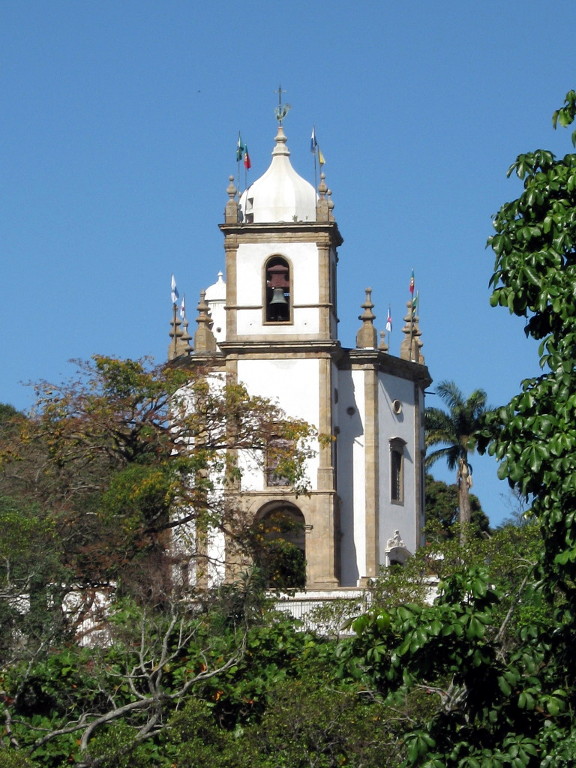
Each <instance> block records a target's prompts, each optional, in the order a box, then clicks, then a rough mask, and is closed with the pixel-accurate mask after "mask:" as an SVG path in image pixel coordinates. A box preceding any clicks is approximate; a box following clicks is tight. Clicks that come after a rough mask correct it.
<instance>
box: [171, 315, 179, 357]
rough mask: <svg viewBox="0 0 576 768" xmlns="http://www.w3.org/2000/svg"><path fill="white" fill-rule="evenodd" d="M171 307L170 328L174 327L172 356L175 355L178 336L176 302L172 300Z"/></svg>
mask: <svg viewBox="0 0 576 768" xmlns="http://www.w3.org/2000/svg"><path fill="white" fill-rule="evenodd" d="M172 309H173V317H172V328H174V357H176V351H177V349H178V346H177V345H178V337H177V336H176V315H177V312H178V305H177V304H176V302H173V304H172Z"/></svg>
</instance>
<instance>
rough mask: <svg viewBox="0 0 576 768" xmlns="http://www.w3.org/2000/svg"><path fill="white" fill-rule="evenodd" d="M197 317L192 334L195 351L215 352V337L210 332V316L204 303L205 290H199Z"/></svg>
mask: <svg viewBox="0 0 576 768" xmlns="http://www.w3.org/2000/svg"><path fill="white" fill-rule="evenodd" d="M197 309H198V317H197V318H196V322H197V323H198V328H197V329H196V333H195V335H194V346H195V347H196V352H216V350H217V344H216V338H215V336H214V334H213V333H212V318H211V317H210V311H209V308H208V304H207V303H206V291H201V292H200V301H199V302H198V307H197Z"/></svg>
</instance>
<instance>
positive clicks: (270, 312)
mask: <svg viewBox="0 0 576 768" xmlns="http://www.w3.org/2000/svg"><path fill="white" fill-rule="evenodd" d="M265 272H266V274H265V276H264V277H265V287H264V293H265V299H264V305H265V306H264V316H265V320H266V322H267V323H289V322H291V320H292V305H291V301H292V285H291V277H290V265H289V264H288V262H287V261H286V259H283V258H282V256H272V258H271V259H268V261H267V262H266V267H265Z"/></svg>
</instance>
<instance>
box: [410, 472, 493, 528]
mask: <svg viewBox="0 0 576 768" xmlns="http://www.w3.org/2000/svg"><path fill="white" fill-rule="evenodd" d="M424 508H425V510H426V538H427V540H429V539H430V538H431V537H435V536H438V535H439V536H441V537H442V538H452V537H453V536H454V525H455V523H458V521H459V509H458V486H457V485H456V484H452V485H448V483H445V482H443V481H442V480H436V479H435V478H434V477H432V475H429V474H427V475H426V482H425V498H424ZM470 523H471V526H472V531H473V533H474V534H475V535H476V536H481V535H482V534H483V533H489V532H490V521H489V519H488V516H487V515H486V514H485V512H484V510H483V509H482V505H481V503H480V499H479V498H478V497H477V496H475V495H474V494H473V493H471V494H470Z"/></svg>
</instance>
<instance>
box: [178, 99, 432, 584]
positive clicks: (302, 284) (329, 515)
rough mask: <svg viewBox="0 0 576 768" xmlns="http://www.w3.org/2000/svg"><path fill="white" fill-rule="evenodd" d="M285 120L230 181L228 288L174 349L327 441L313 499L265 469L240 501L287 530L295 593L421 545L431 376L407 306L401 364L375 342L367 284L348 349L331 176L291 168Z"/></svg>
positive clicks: (212, 294)
mask: <svg viewBox="0 0 576 768" xmlns="http://www.w3.org/2000/svg"><path fill="white" fill-rule="evenodd" d="M284 116H285V109H283V108H281V107H279V109H278V112H277V119H278V130H277V133H276V137H275V140H274V147H273V150H272V160H271V163H270V166H269V167H268V170H267V171H266V172H265V173H264V174H263V175H262V176H261V177H260V178H259V179H257V180H256V181H255V182H254V183H253V184H251V185H250V186H249V187H248V188H247V189H246V190H245V191H244V192H243V193H242V194H241V195H240V196H238V190H237V189H236V187H235V184H234V177H230V183H229V185H228V189H227V194H228V201H227V203H226V207H225V213H224V222H223V223H222V224H220V230H221V231H222V234H223V235H224V250H225V257H226V273H225V281H224V280H223V279H222V274H221V273H220V274H219V277H218V282H217V283H215V284H214V285H212V286H210V287H209V288H208V289H207V290H206V292H205V293H203V294H202V295H201V301H200V304H199V305H198V310H199V316H198V318H197V323H198V330H197V332H196V335H195V338H194V351H191V350H190V351H186V350H188V347H186V345H184V347H183V346H182V339H180V336H182V337H183V333H184V332H183V331H182V330H179V328H177V327H176V324H174V330H173V335H174V339H175V341H174V345H173V346H174V349H175V354H178V353H179V351H180V353H181V354H182V355H184V354H186V355H188V356H189V357H190V361H191V364H194V358H195V360H196V362H197V363H200V364H201V365H203V366H207V367H208V369H210V370H214V371H218V372H219V374H225V375H226V377H227V378H228V380H230V381H238V382H242V383H243V384H244V385H245V386H246V388H247V389H248V391H249V392H250V393H251V394H252V395H259V396H262V397H266V398H269V399H272V400H274V401H276V402H278V404H279V405H280V407H281V408H282V410H283V411H284V412H285V414H286V416H287V418H288V419H290V418H299V419H303V420H304V421H306V422H308V423H309V424H311V425H313V426H314V427H315V428H316V430H317V432H318V434H319V435H321V436H326V437H328V438H329V439H327V440H325V439H321V440H318V441H317V444H316V445H315V446H314V448H315V455H314V456H312V457H310V458H308V459H307V464H306V475H307V479H308V487H309V492H308V493H306V494H301V495H299V496H297V495H296V494H295V493H294V491H293V489H292V488H291V487H290V486H289V485H287V482H288V481H287V480H286V479H285V478H284V479H283V478H282V477H281V476H279V475H278V473H276V472H274V471H273V467H267V468H263V469H258V471H254V472H252V473H250V472H248V473H244V474H243V475H242V478H241V480H240V481H239V482H240V487H239V488H238V491H237V493H238V503H239V504H240V506H241V508H242V509H243V511H244V512H246V513H247V515H248V516H249V518H250V519H252V520H254V521H255V522H257V523H258V524H259V525H261V530H263V531H273V530H278V521H279V520H282V521H284V522H286V523H287V530H289V531H290V534H287V535H286V537H285V541H287V542H288V543H289V544H290V545H291V546H292V547H293V548H294V547H295V548H297V549H298V550H299V552H300V554H301V558H302V559H301V563H302V566H304V564H305V576H303V577H302V579H301V580H300V582H299V583H298V584H293V585H288V586H303V585H304V583H305V585H306V587H307V588H308V589H316V590H332V589H334V588H337V587H341V586H342V587H356V586H363V585H365V584H366V583H367V582H368V581H369V580H370V579H373V578H376V577H377V575H378V569H379V568H380V567H381V566H382V565H387V564H391V563H398V562H404V560H405V558H406V557H408V556H409V555H410V554H411V553H413V552H414V551H415V549H416V548H417V547H418V546H419V545H420V544H421V543H422V525H423V519H424V503H423V499H424V494H423V479H424V461H423V459H424V430H423V411H424V392H425V389H426V387H427V386H428V385H429V384H430V382H431V379H430V375H429V373H428V369H427V368H426V366H425V365H424V358H423V357H422V355H421V353H420V348H421V346H422V342H421V339H420V330H419V327H418V323H417V318H415V315H414V310H413V309H412V310H411V315H410V318H409V322H408V325H407V326H406V328H407V329H408V330H405V333H407V334H408V335H409V341H410V345H409V349H408V347H407V346H406V344H404V345H403V347H402V349H401V352H400V356H399V357H395V356H393V355H392V354H390V353H389V351H388V345H387V344H386V343H384V342H383V341H382V342H381V343H380V344H378V333H377V329H376V326H375V325H374V321H375V319H376V315H375V313H374V312H373V308H374V303H373V301H372V291H371V289H367V291H366V298H365V301H364V303H363V304H362V308H363V310H364V311H363V312H362V314H361V315H360V317H359V319H360V320H361V321H362V325H361V327H360V329H359V331H358V334H357V337H356V347H355V348H352V349H350V348H344V347H342V346H341V344H340V341H339V339H338V307H337V265H338V248H339V246H340V245H341V244H342V242H343V241H342V237H341V235H340V232H339V230H338V226H337V224H336V222H335V220H334V214H333V208H334V206H333V203H332V199H331V195H330V192H329V190H328V189H327V186H326V180H325V177H324V174H321V175H320V184H319V186H318V189H314V187H313V186H312V185H311V184H310V183H309V182H308V181H306V180H305V179H304V178H302V177H301V176H300V175H299V174H298V173H297V172H296V171H295V170H294V168H293V167H292V164H291V162H290V151H289V149H288V146H287V140H286V135H285V133H284V128H283V126H282V118H283V117H284ZM375 293H376V291H375ZM411 306H412V305H411ZM176 341H179V342H180V346H177V345H176ZM182 349H185V351H184V352H181V350H182ZM273 439H274V436H272V440H273ZM271 455H272V452H271ZM223 543H224V542H223Z"/></svg>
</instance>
